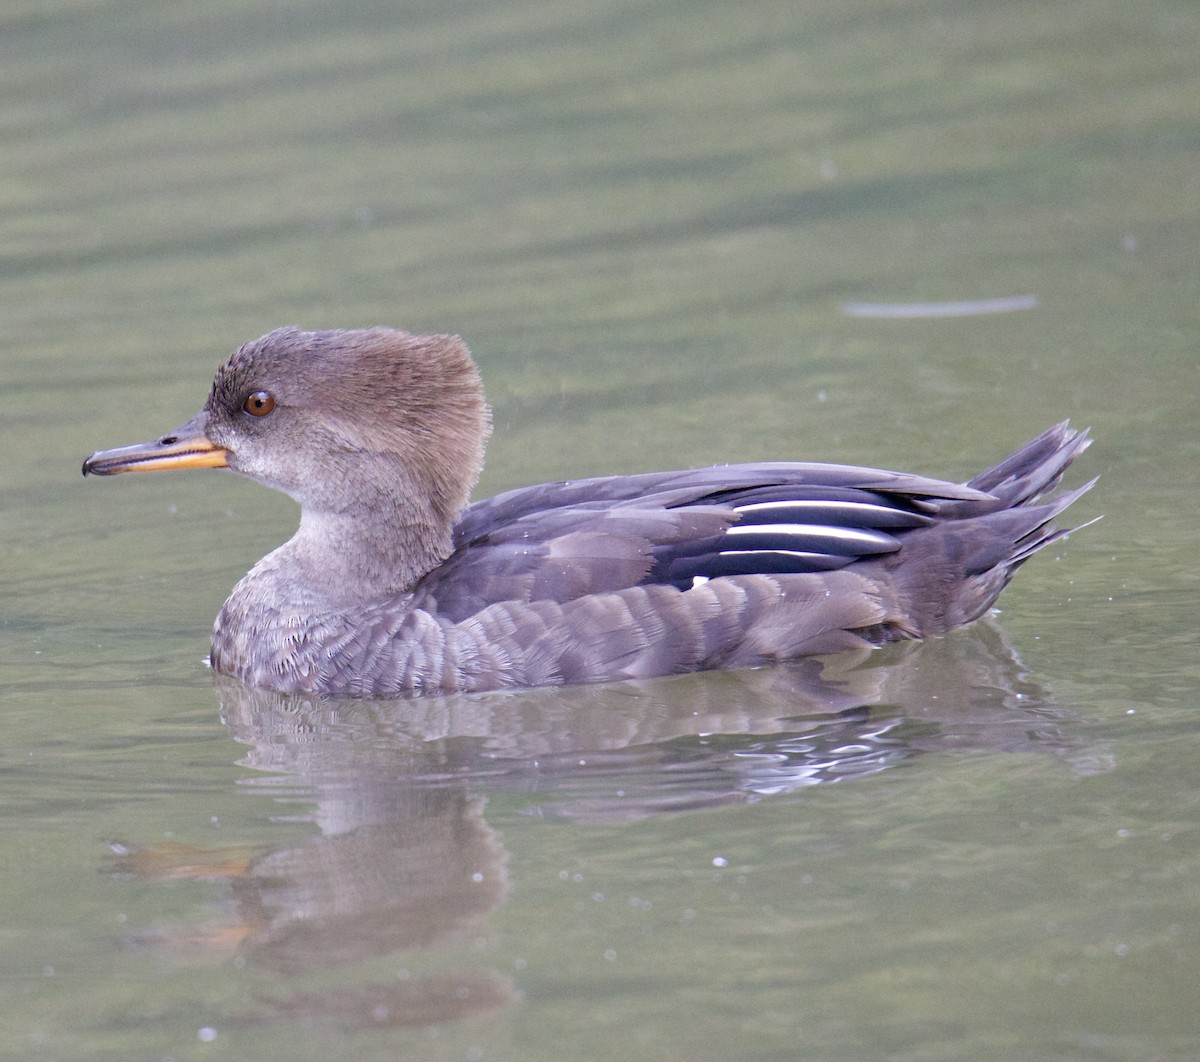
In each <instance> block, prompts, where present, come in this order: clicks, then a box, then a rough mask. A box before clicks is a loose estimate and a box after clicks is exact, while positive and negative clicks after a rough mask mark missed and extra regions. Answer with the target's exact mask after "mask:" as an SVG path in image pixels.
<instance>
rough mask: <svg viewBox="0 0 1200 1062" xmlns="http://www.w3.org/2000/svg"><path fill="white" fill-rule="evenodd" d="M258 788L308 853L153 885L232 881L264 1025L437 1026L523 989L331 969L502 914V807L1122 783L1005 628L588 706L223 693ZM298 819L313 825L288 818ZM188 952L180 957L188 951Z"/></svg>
mask: <svg viewBox="0 0 1200 1062" xmlns="http://www.w3.org/2000/svg"><path fill="white" fill-rule="evenodd" d="M216 690H217V694H218V697H219V699H220V702H221V708H222V712H223V717H224V720H225V722H226V724H227V725H228V727H229V728H230V730H231V732H232V734H233V736H234V737H235V738H236V739H237V740H238V741H240V742H242V743H244V744H245V745H246V746H248V748H249V751H248V753H247V755H246V757H245V760H244V763H245V765H246V766H248V767H251V768H254V769H255V771H256V772H259V773H257V774H255V775H254V776H252V777H250V778H248V779H246V780H245V784H246V785H247V786H249V787H253V788H255V789H261V790H262V791H264V793H267V794H270V795H271V796H272V797H273V798H275V799H279V800H283V801H286V802H288V803H296V804H302V805H306V806H308V807H309V808H310V809H311V810H310V811H309V812H307V813H306V814H304V815H303V816H302V817H303V818H304V819H305V820H308V821H311V822H312V823H314V824H315V825H316V826H317V827H318V829H319V833H318V834H317V835H315V836H314V837H312V838H311V839H310V840H308V841H307V842H306V843H304V844H302V845H300V846H298V847H290V848H289V847H281V848H279V849H277V850H272V851H268V852H265V853H264V852H259V853H254V854H240V855H238V854H234V855H231V854H230V853H228V852H219V853H209V854H207V855H204V854H200V855H198V854H197V853H196V852H195V851H191V850H189V851H181V850H178V849H165V848H163V847H158V848H155V849H147V850H130V851H125V852H123V855H122V858H121V869H122V870H123V871H125V872H128V873H132V874H136V875H138V876H140V877H149V878H159V879H163V878H171V877H179V876H194V877H208V878H212V877H223V878H228V880H229V881H230V882H231V883H232V885H231V895H232V904H233V907H234V909H235V910H236V912H237V921H236V927H234V928H224V929H222V930H220V931H214V932H213V933H212V934H211V935H210V940H209V941H208V943H210V944H211V943H212V941H213V940H215V939H220V940H222V941H225V942H228V943H230V944H232V945H234V946H235V947H236V949H237V953H238V955H239V956H240V957H241V959H242V960H244V961H245V962H247V963H249V964H252V965H254V966H255V967H258V968H262V969H265V970H269V971H272V972H275V973H277V974H281V975H283V976H284V977H285V978H286V979H287V980H286V982H285V983H288V984H293V983H294V985H295V987H294V989H291V990H288V991H287V992H286V995H285V998H282V999H280V998H274V999H272V1000H270V1001H265V1002H264V1003H263V1007H265V1015H264V1014H262V1013H256V1014H255V1015H254V1016H253V1017H247V1018H245V1019H243V1020H261V1019H262V1018H264V1017H265V1018H266V1020H274V1019H276V1018H279V1017H282V1016H284V1015H294V1014H304V1015H309V1016H313V1015H321V1016H323V1017H325V1018H326V1019H328V1020H332V1021H335V1022H337V1023H339V1024H342V1025H349V1026H355V1027H357V1026H369V1025H373V1024H380V1023H384V1024H425V1023H429V1022H433V1021H444V1020H450V1019H454V1018H459V1017H462V1016H465V1015H467V1014H470V1013H474V1012H476V1011H479V1010H482V1009H491V1008H493V1007H496V1006H500V1005H503V1004H504V1003H506V1002H507V1001H509V1000H511V999H513V998H515V996H516V992H515V989H514V987H513V986H512V984H511V982H510V981H509V980H508V978H507V977H506V976H503V975H499V974H496V973H494V972H491V971H486V970H485V971H466V972H462V973H452V974H446V973H445V972H439V973H438V974H437V975H436V976H431V977H427V978H421V979H416V980H412V981H408V982H402V983H398V984H390V985H386V986H380V985H378V984H373V985H368V986H366V987H363V986H355V987H352V988H347V989H344V990H342V991H341V992H338V991H330V990H328V989H323V990H322V991H321V992H320V993H314V992H309V991H305V990H303V989H302V988H301V981H300V977H301V975H303V974H310V973H313V972H314V971H326V970H330V969H333V968H337V969H339V970H343V971H349V970H352V969H353V967H354V965H355V964H361V963H364V962H366V961H369V960H373V959H377V958H383V957H388V958H392V959H395V958H397V957H401V956H403V955H405V954H406V953H410V952H413V951H414V949H437V948H438V947H439V946H444V945H445V944H446V943H447V942H449V941H451V940H455V939H461V938H462V936H463V935H464V932H465V931H467V930H471V929H478V928H479V927H480V925H481V924H482V923H483V922H484V920H485V918H486V916H487V914H488V913H489V912H490V911H491V910H493V909H494V908H495V907H497V906H498V905H499V904H500V903H502V902H503V900H504V897H505V894H506V890H507V877H506V865H505V853H504V850H503V848H502V847H501V844H500V842H499V839H498V838H497V836H496V834H495V833H494V832H493V831H492V830H491V828H490V827H489V826H488V824H487V822H486V821H485V819H484V816H483V809H484V799H483V795H482V794H486V793H494V792H500V791H516V792H524V793H528V794H530V795H536V801H535V802H534V807H533V812H534V813H535V814H542V815H555V816H566V817H570V818H571V819H573V820H576V821H601V822H608V823H619V822H622V821H627V820H632V819H636V818H641V817H644V816H647V815H652V814H656V813H662V812H667V811H676V812H677V811H683V810H687V809H696V808H702V807H706V806H714V805H719V804H728V803H737V802H747V801H754V800H760V799H764V798H766V797H769V796H772V795H776V794H780V793H788V792H794V791H796V790H798V789H800V788H802V787H805V786H811V785H816V784H821V783H829V782H840V781H845V780H848V779H853V778H857V777H862V776H864V775H868V774H872V773H875V772H878V771H881V770H884V769H886V768H889V767H892V766H895V765H896V764H898V763H901V762H903V761H906V760H910V759H912V758H913V757H914V756H917V755H919V754H921V753H927V752H933V751H938V750H948V749H955V748H971V749H994V750H998V751H1007V752H1030V751H1037V752H1042V753H1048V754H1051V755H1054V756H1058V757H1061V758H1063V759H1064V760H1066V761H1067V762H1068V763H1069V764H1070V765H1071V767H1072V769H1073V770H1075V771H1076V772H1078V773H1081V774H1082V773H1091V772H1093V771H1096V770H1102V769H1104V768H1105V767H1106V766H1107V762H1106V761H1105V758H1104V756H1103V755H1102V754H1101V753H1099V752H1098V751H1097V750H1095V749H1092V748H1087V747H1084V746H1082V745H1080V744H1078V743H1074V742H1072V741H1071V740H1068V739H1067V738H1066V737H1065V736H1064V735H1063V733H1062V730H1061V727H1060V724H1061V723H1062V722H1063V720H1064V715H1065V713H1064V712H1063V711H1062V710H1061V709H1059V708H1056V707H1055V706H1054V705H1053V704H1052V703H1051V702H1050V700H1049V698H1048V696H1047V695H1046V693H1045V692H1044V691H1043V690H1041V689H1040V688H1039V687H1037V686H1036V685H1035V684H1034V683H1032V682H1031V681H1030V680H1029V678H1028V676H1027V675H1026V674H1025V673H1024V671H1023V669H1022V667H1021V665H1020V662H1019V660H1018V659H1017V657H1016V656H1015V654H1014V653H1013V651H1012V650H1011V649H1010V647H1009V646H1008V645H1007V644H1006V642H1005V641H1004V638H1003V635H1002V634H1001V633H1000V631H999V630H998V629H997V628H996V627H995V626H993V625H991V624H990V623H986V622H985V623H981V624H977V625H976V626H975V627H974V628H972V629H970V630H967V631H961V632H956V633H955V634H954V635H951V636H949V637H946V638H941V639H937V640H934V641H930V642H924V643H908V644H907V645H903V646H895V647H891V648H889V649H886V650H882V651H868V652H865V653H863V654H843V655H841V656H837V657H829V658H824V659H809V660H802V661H798V662H797V663H795V664H793V665H791V666H787V667H779V668H770V669H762V670H756V671H745V672H718V673H710V674H702V675H688V676H684V677H681V678H679V679H667V680H662V679H659V680H655V681H651V682H644V683H632V682H631V683H620V684H613V685H604V686H588V687H575V688H570V689H543V690H519V691H513V692H500V693H489V694H482V695H472V696H462V697H446V698H422V699H416V700H405V701H380V702H363V701H350V702H346V701H342V702H331V701H320V700H309V699H304V698H298V697H289V696H285V695H283V694H278V693H272V692H268V691H262V690H252V689H248V688H246V687H244V686H241V685H239V684H237V683H236V682H234V681H232V680H229V679H224V678H218V679H217V680H216ZM284 821H288V822H295V821H296V817H295V816H289V817H288V818H287V819H286V820H284ZM176 942H178V938H176Z"/></svg>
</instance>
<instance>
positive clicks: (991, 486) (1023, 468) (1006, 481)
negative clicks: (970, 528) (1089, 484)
mask: <svg viewBox="0 0 1200 1062" xmlns="http://www.w3.org/2000/svg"><path fill="white" fill-rule="evenodd" d="M1091 445H1092V439H1091V436H1090V435H1088V432H1087V429H1086V428H1085V429H1083V430H1082V431H1073V430H1072V429H1071V427H1070V425H1069V422H1067V421H1065V420H1064V421H1062V422H1061V423H1059V424H1055V425H1054V427H1053V428H1049V429H1047V430H1046V431H1044V432H1042V434H1041V435H1039V436H1038V437H1037V438H1036V439H1031V440H1030V441H1029V442H1027V443H1026V444H1025V445H1024V446H1022V447H1021V448H1020V449H1019V450H1017V451H1016V452H1015V453H1013V454H1010V455H1009V456H1008V457H1006V458H1005V459H1004V460H1003V461H1001V462H1000V463H999V464H997V465H994V466H993V467H991V468H989V469H988V470H987V471H986V472H980V473H979V475H977V476H976V477H975V478H974V479H971V480H968V481H967V486H968V487H974V488H975V489H976V490H982V491H986V492H987V493H988V494H991V495H992V496H994V497H996V498H998V499H999V500H1000V501H1001V502H1003V503H1004V507H1005V508H1011V507H1013V506H1015V505H1024V504H1026V503H1027V502H1030V501H1033V500H1035V499H1036V498H1040V497H1041V496H1042V495H1043V494H1046V493H1047V492H1048V491H1051V490H1053V489H1054V488H1055V487H1056V486H1058V483H1059V481H1060V480H1061V479H1062V475H1063V472H1064V471H1066V468H1067V466H1068V465H1069V464H1070V463H1071V462H1072V461H1074V460H1075V458H1077V457H1078V456H1079V455H1080V454H1081V453H1083V451H1084V450H1086V449H1087V448H1088V447H1089V446H1091ZM1086 489H1087V488H1086V487H1084V488H1083V490H1086ZM1080 493H1081V492H1080ZM1076 496H1078V494H1076ZM1068 504H1070V502H1065V503H1064V504H1063V506H1060V509H1061V508H1065V506H1066V505H1068Z"/></svg>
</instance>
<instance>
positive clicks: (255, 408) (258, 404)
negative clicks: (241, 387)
mask: <svg viewBox="0 0 1200 1062" xmlns="http://www.w3.org/2000/svg"><path fill="white" fill-rule="evenodd" d="M274 408H275V399H274V397H273V396H272V395H271V392H270V391H252V392H251V393H250V394H248V395H247V396H246V401H245V402H243V403H242V409H244V410H245V411H246V412H247V413H249V414H250V415H251V416H252V417H265V416H266V415H267V414H268V413H270V412H271V410H273V409H274Z"/></svg>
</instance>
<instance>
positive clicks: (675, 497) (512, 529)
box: [413, 463, 995, 622]
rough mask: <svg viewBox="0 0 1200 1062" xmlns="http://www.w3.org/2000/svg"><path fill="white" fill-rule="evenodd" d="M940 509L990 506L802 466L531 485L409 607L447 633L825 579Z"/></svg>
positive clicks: (470, 538)
mask: <svg viewBox="0 0 1200 1062" xmlns="http://www.w3.org/2000/svg"><path fill="white" fill-rule="evenodd" d="M945 500H951V501H956V502H967V503H970V502H980V503H988V502H991V503H994V501H995V499H993V498H992V497H991V496H990V495H988V494H985V493H983V492H981V491H979V490H976V489H974V488H972V487H969V486H964V485H961V484H956V483H947V482H943V481H940V480H935V479H928V478H926V477H923V476H913V475H908V474H905V473H898V472H886V471H883V470H881V469H874V468H858V467H854V466H847V465H826V464H807V463H806V464H799V463H768V464H753V465H725V466H717V467H713V468H705V469H696V470H693V471H687V472H667V473H652V474H649V475H640V476H613V477H606V478H601V479H587V480H577V481H572V482H566V483H548V484H542V485H540V486H536V487H528V488H524V489H521V490H516V491H510V492H508V493H506V494H501V495H497V496H496V497H495V498H491V499H488V500H486V501H482V502H478V503H476V504H475V505H473V506H471V507H470V508H469V509H468V510H467V512H466V513H465V514H464V516H463V518H462V520H461V521H460V522H459V524H458V526H457V527H456V528H455V539H454V540H455V551H454V553H452V554H451V556H450V557H449V558H448V559H447V560H446V562H445V563H444V564H442V565H441V566H440V567H439V568H437V569H436V570H435V571H434V572H432V573H430V575H429V576H427V577H426V578H425V579H424V580H422V582H421V583H420V584H418V586H417V587H416V594H415V599H414V602H413V604H414V607H417V608H422V609H426V610H427V611H429V612H431V613H433V614H435V615H438V616H440V617H442V618H443V619H446V620H449V621H451V622H458V621H461V620H463V619H466V618H467V617H469V616H472V615H475V614H476V613H477V612H479V611H480V610H481V609H483V608H485V607H486V606H488V605H490V604H495V603H497V602H505V601H513V602H537V601H544V602H549V603H556V604H566V603H568V602H571V601H574V600H576V599H578V598H581V597H585V596H588V595H592V594H597V593H604V592H607V591H618V590H625V589H627V588H630V587H634V586H649V585H659V584H661V585H670V586H673V587H677V588H679V589H687V588H690V587H691V586H693V585H696V584H697V582H703V581H704V580H706V579H711V578H716V577H718V576H722V575H749V574H786V573H812V572H826V571H831V570H835V569H838V568H841V567H844V566H845V565H847V564H850V563H851V562H853V561H856V560H860V559H864V558H867V557H873V556H879V555H882V554H886V553H891V552H894V551H895V550H897V549H899V547H900V536H902V535H903V534H904V533H905V532H907V531H910V530H912V529H914V528H918V527H923V526H926V525H927V524H929V523H931V522H932V520H933V518H934V516H935V515H936V513H937V509H938V504H939V502H940V501H945Z"/></svg>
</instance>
